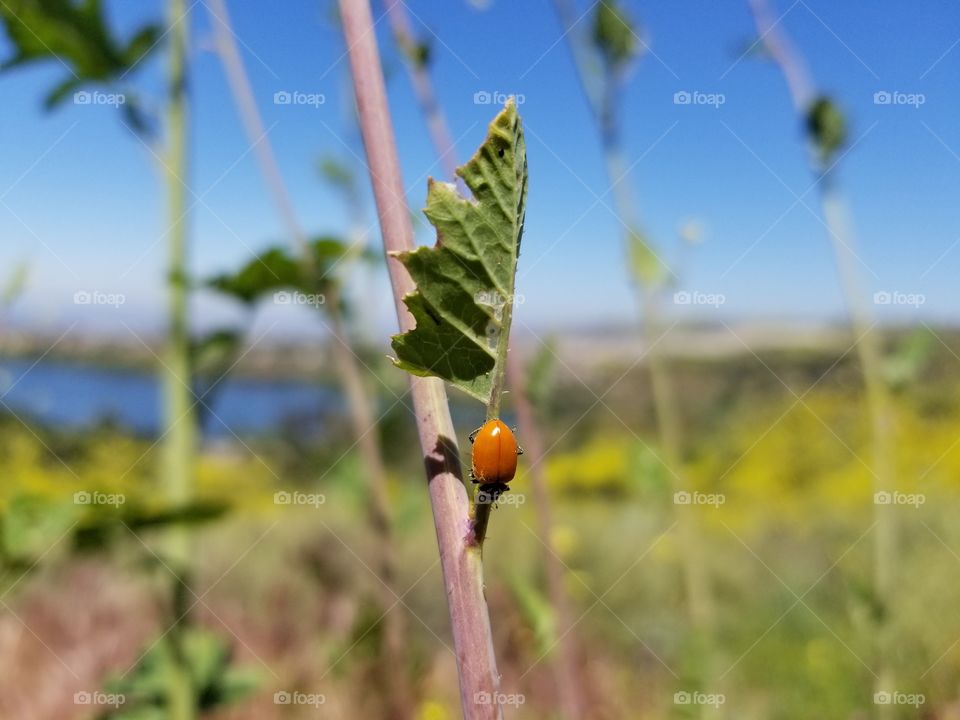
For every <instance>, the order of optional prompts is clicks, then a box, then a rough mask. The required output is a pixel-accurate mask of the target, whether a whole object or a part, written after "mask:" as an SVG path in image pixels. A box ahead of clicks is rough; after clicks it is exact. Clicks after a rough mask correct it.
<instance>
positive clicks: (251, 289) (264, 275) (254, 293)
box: [206, 247, 302, 305]
mask: <svg viewBox="0 0 960 720" xmlns="http://www.w3.org/2000/svg"><path fill="white" fill-rule="evenodd" d="M301 276H302V273H301V269H300V265H299V263H298V262H297V261H295V260H294V259H293V258H292V257H291V256H290V254H289V253H288V252H287V250H286V249H285V248H281V247H274V248H270V249H269V250H267V251H266V252H263V253H261V254H260V255H258V256H257V257H255V258H253V259H252V260H250V261H249V262H248V263H247V264H246V265H244V266H243V267H241V268H240V269H239V270H237V272H235V273H225V274H222V275H218V276H216V277H214V278H211V279H210V280H208V281H207V283H206V284H207V286H208V287H210V288H213V289H214V290H217V291H219V292H221V293H223V294H224V295H228V296H230V297H232V298H234V299H236V300H239V301H240V302H242V303H245V304H248V305H249V304H253V303H255V302H256V301H257V300H259V299H260V298H261V297H262V296H263V295H265V294H267V293H271V292H274V291H275V290H278V289H280V288H288V287H298V286H299V284H300V279H301Z"/></svg>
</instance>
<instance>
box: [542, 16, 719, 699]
mask: <svg viewBox="0 0 960 720" xmlns="http://www.w3.org/2000/svg"><path fill="white" fill-rule="evenodd" d="M553 5H554V9H555V10H556V13H557V16H558V18H559V19H560V23H561V25H562V26H563V30H564V32H565V33H566V37H567V41H568V45H569V47H570V49H571V53H572V55H573V59H574V64H575V66H576V68H577V78H578V80H579V82H580V87H581V89H582V91H583V94H584V96H585V98H586V100H587V103H588V105H589V106H590V109H591V110H592V112H593V115H594V119H595V120H596V123H597V128H598V131H599V134H600V141H601V145H602V147H603V156H604V162H605V165H606V172H607V179H608V181H609V183H610V187H611V191H612V193H613V198H614V207H615V209H616V212H617V215H618V217H619V218H620V222H621V224H622V225H623V227H624V233H625V240H626V242H625V247H626V243H628V242H630V234H631V233H632V232H635V231H637V230H638V229H639V227H640V222H639V213H638V211H637V206H636V200H635V197H636V196H635V194H634V192H633V187H632V183H631V181H630V174H629V167H628V164H627V162H626V161H625V154H624V149H623V144H622V139H621V132H620V124H619V123H620V113H619V99H620V95H621V93H622V90H623V79H624V72H625V71H624V69H623V68H611V67H605V68H604V72H603V74H601V75H599V76H595V75H594V74H592V73H591V59H590V55H589V53H588V51H587V47H586V45H585V43H583V42H582V41H579V40H578V39H577V38H576V37H575V35H574V33H573V31H574V28H575V25H576V23H577V15H576V11H575V10H574V6H573V5H572V3H570V2H568V0H554V2H553ZM639 300H640V302H641V304H642V308H643V315H644V323H643V335H644V344H645V346H646V348H647V358H648V368H649V371H650V384H651V390H652V392H653V405H654V413H655V415H656V423H657V431H658V434H659V443H660V448H661V452H662V454H663V457H662V462H663V464H664V465H665V466H666V469H667V476H668V482H669V483H670V495H671V498H672V497H673V493H674V492H676V491H678V490H686V489H687V484H688V483H687V478H686V472H685V468H684V465H683V454H682V429H681V422H680V411H679V406H678V402H677V397H676V392H675V389H674V384H673V378H672V376H671V375H670V372H669V370H668V368H667V365H666V360H665V358H664V356H663V354H662V351H661V344H660V342H659V339H660V333H661V332H662V323H661V321H660V313H659V308H658V304H657V288H655V287H650V286H649V284H647V285H643V286H641V287H640V292H639ZM674 509H675V514H676V521H677V532H678V536H679V547H680V556H681V563H682V566H683V577H684V586H685V593H686V599H687V613H688V615H689V617H690V623H691V625H692V629H693V636H694V641H695V651H694V652H693V653H691V655H692V656H694V657H696V658H699V659H701V660H702V664H703V667H704V671H703V672H702V673H701V678H700V679H701V680H702V682H703V683H704V685H705V687H708V688H713V683H714V667H713V665H714V646H713V643H714V627H713V626H714V612H713V596H712V591H711V587H710V577H709V573H708V571H707V566H706V563H705V562H704V559H703V553H702V543H701V539H700V533H699V528H698V526H697V524H696V519H695V517H694V516H693V514H692V506H691V507H681V506H677V505H674ZM702 712H703V713H704V714H706V713H708V712H712V713H713V714H714V715H719V714H720V710H719V709H717V710H715V711H714V710H710V709H709V708H708V707H707V706H703V709H702Z"/></svg>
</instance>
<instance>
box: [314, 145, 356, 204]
mask: <svg viewBox="0 0 960 720" xmlns="http://www.w3.org/2000/svg"><path fill="white" fill-rule="evenodd" d="M317 170H318V171H319V173H320V177H322V178H323V179H324V180H326V181H327V182H328V183H330V184H331V185H332V186H333V187H335V188H337V189H338V190H340V191H341V192H344V193H347V194H350V195H352V194H354V193H356V191H357V178H356V175H355V174H354V172H353V171H352V170H351V169H350V168H349V167H347V166H346V165H344V164H343V163H342V162H340V161H339V160H338V159H337V158H335V157H333V156H332V155H327V156H325V157H322V158H320V161H319V162H318V163H317Z"/></svg>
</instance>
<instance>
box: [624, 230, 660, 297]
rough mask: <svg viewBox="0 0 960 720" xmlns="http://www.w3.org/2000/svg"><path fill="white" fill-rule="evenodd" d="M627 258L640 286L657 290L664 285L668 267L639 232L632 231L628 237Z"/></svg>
mask: <svg viewBox="0 0 960 720" xmlns="http://www.w3.org/2000/svg"><path fill="white" fill-rule="evenodd" d="M627 257H628V259H629V262H630V273H631V274H632V275H633V278H634V280H636V281H637V282H638V283H639V284H641V285H644V286H646V287H649V288H653V289H656V288H657V287H659V286H660V285H661V284H662V283H663V281H664V279H665V278H666V274H667V273H666V266H665V265H664V264H663V261H662V260H661V259H660V257H659V256H658V255H657V253H656V252H655V251H654V250H653V247H652V246H651V245H650V242H649V240H648V239H647V237H646V236H645V235H644V234H643V233H642V232H640V231H639V230H631V231H630V233H629V235H628V236H627Z"/></svg>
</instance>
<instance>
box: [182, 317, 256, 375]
mask: <svg viewBox="0 0 960 720" xmlns="http://www.w3.org/2000/svg"><path fill="white" fill-rule="evenodd" d="M242 342H243V333H241V332H240V331H239V330H235V329H233V328H222V329H220V330H215V331H213V332H210V333H207V334H206V335H203V336H202V337H200V338H198V339H196V340H195V341H194V342H193V344H192V346H191V349H190V351H191V366H192V367H193V371H194V372H195V373H196V374H197V375H200V376H202V377H209V376H214V377H219V376H220V375H222V371H223V370H224V369H225V368H226V367H228V366H229V365H230V363H232V362H233V359H234V358H235V357H236V354H237V351H238V350H239V348H240V345H241V343H242Z"/></svg>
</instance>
